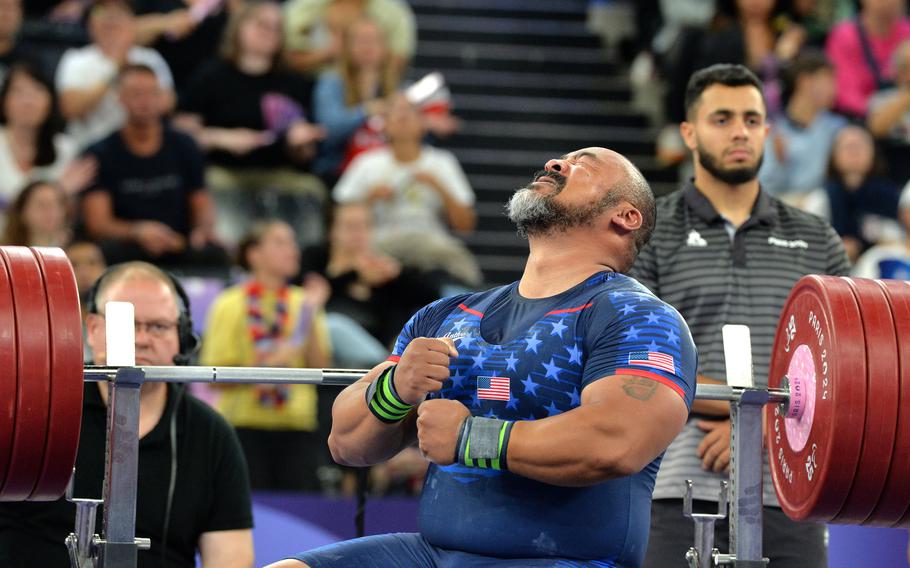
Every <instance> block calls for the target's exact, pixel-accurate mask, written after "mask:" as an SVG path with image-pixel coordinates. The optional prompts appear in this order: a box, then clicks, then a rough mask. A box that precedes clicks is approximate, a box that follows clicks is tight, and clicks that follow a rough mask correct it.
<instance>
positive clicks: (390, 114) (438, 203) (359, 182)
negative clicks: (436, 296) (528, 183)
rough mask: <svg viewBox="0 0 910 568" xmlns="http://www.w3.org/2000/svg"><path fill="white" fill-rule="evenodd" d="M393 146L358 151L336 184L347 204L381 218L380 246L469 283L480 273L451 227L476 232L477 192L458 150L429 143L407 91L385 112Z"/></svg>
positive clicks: (407, 263)
mask: <svg viewBox="0 0 910 568" xmlns="http://www.w3.org/2000/svg"><path fill="white" fill-rule="evenodd" d="M385 133H386V136H387V137H388V140H389V146H388V147H387V148H377V149H375V150H370V151H369V152H364V153H363V154H361V155H359V156H357V158H355V159H354V161H353V162H352V163H351V165H350V167H348V169H347V170H346V171H345V173H344V175H343V176H342V177H341V179H340V180H339V181H338V184H337V185H336V186H335V189H334V191H333V195H334V197H335V200H336V201H338V202H339V203H349V202H352V201H366V202H367V203H369V204H370V205H371V206H372V208H373V212H374V216H375V220H376V245H377V247H378V248H379V250H382V251H384V252H386V253H387V254H390V255H391V256H393V257H395V258H396V259H398V260H399V261H400V262H402V264H404V265H405V266H412V267H416V268H418V269H420V270H422V271H424V272H440V271H441V272H442V273H444V274H446V275H447V278H454V279H455V280H456V281H458V282H461V283H463V284H468V285H477V284H479V283H480V270H479V268H478V267H477V263H476V261H475V260H474V258H473V256H471V253H470V252H469V251H468V249H467V247H465V245H464V243H462V242H461V241H460V240H458V239H457V238H455V237H454V236H453V235H452V233H450V232H449V229H450V228H451V229H452V230H455V231H458V232H460V233H469V232H470V231H472V230H473V229H474V224H475V222H476V213H475V211H474V192H473V190H472V189H471V186H470V184H469V183H468V180H467V178H466V177H465V175H464V172H463V171H462V169H461V166H460V165H459V163H458V160H457V159H456V158H455V156H454V155H452V153H451V152H448V151H446V150H441V149H438V148H434V147H432V146H428V145H425V144H424V143H423V138H424V134H425V133H426V128H425V126H424V123H423V121H422V119H421V115H420V111H419V110H418V109H417V108H415V107H414V105H412V104H411V103H409V102H408V100H407V99H406V98H405V97H404V96H403V95H398V96H396V97H394V98H393V99H392V102H391V104H390V106H389V109H388V111H387V112H386V114H385Z"/></svg>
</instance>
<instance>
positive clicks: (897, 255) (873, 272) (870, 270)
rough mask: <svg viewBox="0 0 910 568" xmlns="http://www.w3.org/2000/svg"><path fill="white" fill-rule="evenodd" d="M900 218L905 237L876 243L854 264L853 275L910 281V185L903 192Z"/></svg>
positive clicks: (899, 210)
mask: <svg viewBox="0 0 910 568" xmlns="http://www.w3.org/2000/svg"><path fill="white" fill-rule="evenodd" d="M898 218H899V219H900V222H901V225H902V226H903V229H904V238H903V239H902V240H899V241H895V242H890V243H884V244H879V245H875V246H873V247H872V248H870V249H869V250H867V251H866V252H864V253H863V254H862V256H860V257H859V260H857V261H856V264H855V265H854V266H853V276H855V277H857V278H891V279H895V280H908V281H910V185H908V186H907V187H905V188H904V191H903V193H902V194H901V199H900V204H899V209H898Z"/></svg>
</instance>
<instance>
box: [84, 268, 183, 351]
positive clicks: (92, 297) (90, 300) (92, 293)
mask: <svg viewBox="0 0 910 568" xmlns="http://www.w3.org/2000/svg"><path fill="white" fill-rule="evenodd" d="M120 266H121V265H119V264H115V265H113V266H110V267H108V268H107V270H105V271H104V272H103V273H102V274H101V276H99V277H98V279H97V280H95V283H94V284H92V287H91V289H90V290H89V291H88V297H87V298H86V299H85V310H86V312H88V313H90V314H100V313H101V312H100V311H98V304H97V296H98V290H99V289H100V288H101V284H102V282H104V280H105V279H106V278H107V277H108V275H109V274H110V273H111V272H113V271H115V270H117V269H118V268H119V267H120ZM155 268H157V269H158V270H160V271H161V272H162V273H163V274H164V275H165V276H166V277H167V278H168V280H170V282H171V285H172V286H173V287H174V290H175V291H176V292H177V304H178V307H179V308H180V315H179V316H178V317H177V337H179V339H180V352H179V353H178V354H177V355H174V364H175V365H189V364H190V361H192V359H193V357H194V356H195V355H196V353H197V352H198V351H199V347H200V340H199V336H198V335H197V334H196V332H195V331H193V317H192V316H191V315H190V298H189V296H187V294H186V290H184V289H183V286H182V285H181V284H180V281H179V280H177V277H176V276H174V275H173V274H171V273H170V272H168V271H167V270H163V269H161V268H158V267H157V266H156V267H155Z"/></svg>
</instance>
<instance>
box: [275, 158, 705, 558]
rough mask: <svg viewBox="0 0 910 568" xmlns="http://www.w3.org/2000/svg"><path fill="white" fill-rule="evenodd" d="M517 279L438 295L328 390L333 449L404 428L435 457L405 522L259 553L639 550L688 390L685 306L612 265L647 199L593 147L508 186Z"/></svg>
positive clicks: (401, 443)
mask: <svg viewBox="0 0 910 568" xmlns="http://www.w3.org/2000/svg"><path fill="white" fill-rule="evenodd" d="M509 216H510V218H511V219H512V220H513V221H514V222H515V223H516V224H517V226H518V228H519V232H521V233H523V234H525V235H527V238H528V242H529V244H530V256H529V258H528V261H527V265H526V267H525V270H524V274H523V276H522V278H521V280H520V281H518V282H515V283H513V284H510V285H507V286H503V287H499V288H494V289H492V290H488V291H485V292H480V293H475V294H463V295H459V296H454V297H451V298H445V299H442V300H439V301H437V302H435V303H433V304H430V305H429V306H426V307H424V308H423V309H421V310H420V311H418V312H417V314H416V315H415V316H414V317H413V318H412V319H411V320H410V321H409V322H408V323H407V325H406V326H405V328H404V330H403V332H402V333H401V335H400V336H399V339H398V342H397V344H396V346H395V349H394V351H393V354H392V356H391V357H390V358H389V360H388V361H387V362H384V363H381V364H380V365H377V366H376V367H374V368H373V369H372V370H371V371H370V372H369V373H367V374H366V375H365V376H364V377H363V378H362V379H360V380H359V381H358V382H356V383H354V384H353V385H351V386H350V387H348V388H347V389H345V390H344V391H343V392H342V393H341V395H339V397H338V399H337V400H336V402H335V406H334V409H333V423H332V433H331V436H330V438H329V446H330V449H331V451H332V454H333V456H334V457H335V459H336V460H337V461H339V462H341V463H345V464H348V465H354V466H366V465H370V464H374V463H378V462H381V461H383V460H385V459H388V458H389V457H391V456H394V455H395V454H397V453H398V452H400V451H401V450H402V449H403V448H405V447H407V446H409V445H412V444H416V445H417V446H418V447H419V448H420V450H421V452H423V454H424V455H425V456H426V458H427V459H428V460H429V461H430V462H432V463H431V465H430V467H429V470H428V473H427V480H426V483H425V485H424V489H423V494H422V497H421V504H420V513H419V522H420V532H419V533H414V534H392V535H382V536H374V537H367V538H363V539H358V540H353V541H348V542H344V543H340V544H334V545H330V546H327V547H324V548H321V549H317V550H314V551H311V552H306V553H302V554H299V555H298V556H296V557H295V559H288V560H284V561H281V562H278V563H277V564H275V565H273V566H274V568H279V567H281V568H301V566H311V567H313V568H323V567H327V566H333V567H344V568H371V567H375V568H386V567H388V566H419V567H436V566H439V567H442V566H458V567H470V566H489V565H492V564H495V565H496V566H504V567H509V566H512V567H522V568H527V567H529V566H554V565H558V566H623V567H637V566H639V564H640V563H641V560H642V557H643V554H644V548H645V544H646V542H647V538H648V517H649V504H650V499H651V489H652V486H653V482H654V476H655V474H656V472H657V468H658V466H659V464H660V459H661V454H662V453H663V451H664V449H665V448H666V446H667V445H668V444H669V443H670V441H671V440H672V439H673V437H674V436H675V435H676V433H677V432H679V429H680V428H681V427H682V426H683V424H684V423H685V421H686V416H687V415H688V412H689V407H690V406H691V404H692V400H693V396H694V394H695V392H694V387H695V366H696V361H695V357H696V355H695V350H694V345H693V343H692V340H691V336H690V334H689V331H688V329H687V327H686V324H685V322H684V321H683V319H682V318H681V317H680V316H679V314H678V313H677V312H676V310H674V309H673V308H671V307H670V306H668V305H666V304H664V303H663V302H661V301H660V300H658V299H657V298H656V297H655V296H654V295H653V294H651V293H650V292H648V291H647V290H646V289H645V288H644V287H643V286H641V285H640V284H638V283H637V282H635V281H634V280H633V279H631V278H629V277H627V276H624V275H622V273H623V272H626V271H627V270H628V268H629V266H630V265H631V264H632V262H633V260H634V258H635V255H636V254H637V253H638V250H639V249H640V248H641V247H642V246H643V245H644V244H645V243H646V242H647V241H648V238H649V235H650V233H651V230H652V227H653V225H654V197H653V195H652V193H651V189H650V187H649V186H648V184H647V182H646V181H645V179H644V177H643V176H642V175H641V173H640V172H639V171H638V170H637V169H636V168H635V167H634V166H633V165H632V164H631V163H630V162H629V161H628V160H627V159H625V158H624V157H622V156H620V155H619V154H617V153H615V152H612V151H610V150H607V149H604V148H585V149H582V150H578V151H575V152H572V153H570V154H567V155H565V156H562V157H561V158H557V159H553V160H550V161H548V162H547V163H546V166H545V169H544V170H543V171H541V172H538V173H537V174H536V175H535V176H534V178H533V180H532V181H531V183H529V184H528V185H527V186H526V187H524V188H521V189H519V190H518V191H517V192H516V193H515V194H514V195H513V197H512V198H511V200H510V202H509Z"/></svg>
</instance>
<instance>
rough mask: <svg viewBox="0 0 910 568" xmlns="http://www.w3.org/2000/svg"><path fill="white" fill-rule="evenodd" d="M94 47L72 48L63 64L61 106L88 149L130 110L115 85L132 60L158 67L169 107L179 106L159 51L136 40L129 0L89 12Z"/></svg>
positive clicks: (74, 134) (59, 84) (70, 128)
mask: <svg viewBox="0 0 910 568" xmlns="http://www.w3.org/2000/svg"><path fill="white" fill-rule="evenodd" d="M89 33H90V35H91V38H92V42H93V43H91V44H90V45H87V46H85V47H80V48H72V49H68V50H67V51H66V52H65V53H64V54H63V57H62V58H61V59H60V65H59V66H58V67H57V76H56V83H57V91H58V92H59V93H60V110H61V113H62V114H63V117H64V118H65V119H66V120H67V121H68V132H69V134H70V135H71V136H72V137H73V138H74V139H75V140H76V141H77V143H78V144H79V145H80V146H82V147H85V146H87V145H88V144H90V143H92V142H95V141H97V140H100V139H101V138H103V137H105V136H107V135H108V134H110V133H111V132H113V131H114V130H117V129H118V128H119V127H120V126H122V124H123V120H124V112H123V108H122V107H121V105H120V102H119V101H118V100H117V92H116V89H115V83H116V81H117V75H118V73H119V71H120V69H122V68H123V66H124V65H126V64H128V63H133V64H142V65H146V66H148V67H150V68H151V69H152V70H154V71H155V75H156V76H157V77H158V82H159V84H160V85H161V86H162V87H163V88H164V90H165V96H166V102H165V104H166V107H167V110H168V111H170V110H171V109H173V108H174V103H175V101H176V97H175V95H174V79H173V76H172V75H171V71H170V69H169V68H168V66H167V63H166V62H165V61H164V58H162V57H161V55H159V54H158V52H157V51H155V50H153V49H149V48H146V47H140V46H137V45H136V44H135V40H136V23H135V17H134V15H133V11H132V9H131V8H130V6H129V4H127V3H126V2H124V1H123V0H110V1H107V2H104V3H103V4H98V5H96V6H95V7H94V8H92V11H91V13H90V15H89Z"/></svg>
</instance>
